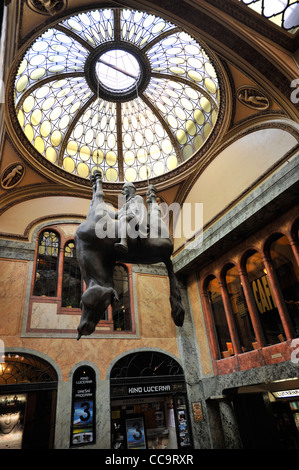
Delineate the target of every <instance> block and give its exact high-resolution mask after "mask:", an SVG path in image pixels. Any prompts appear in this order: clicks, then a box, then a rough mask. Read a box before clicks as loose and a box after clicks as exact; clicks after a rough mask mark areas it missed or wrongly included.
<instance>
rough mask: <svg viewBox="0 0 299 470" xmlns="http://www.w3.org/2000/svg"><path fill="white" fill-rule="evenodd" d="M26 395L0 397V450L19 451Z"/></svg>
mask: <svg viewBox="0 0 299 470" xmlns="http://www.w3.org/2000/svg"><path fill="white" fill-rule="evenodd" d="M26 401H27V395H1V396H0V449H21V448H22V440H23V429H24V415H25V407H26Z"/></svg>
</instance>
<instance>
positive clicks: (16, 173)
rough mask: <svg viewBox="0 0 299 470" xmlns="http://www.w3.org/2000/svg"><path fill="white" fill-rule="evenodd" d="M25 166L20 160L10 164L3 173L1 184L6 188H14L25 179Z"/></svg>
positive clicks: (0, 178)
mask: <svg viewBox="0 0 299 470" xmlns="http://www.w3.org/2000/svg"><path fill="white" fill-rule="evenodd" d="M24 175H25V167H24V165H22V164H21V163H19V162H16V163H12V164H11V165H8V166H7V167H6V168H5V169H4V171H3V172H2V174H1V177H0V184H1V186H2V188H4V189H12V188H14V187H15V186H17V184H19V183H20V181H21V180H22V179H23V177H24Z"/></svg>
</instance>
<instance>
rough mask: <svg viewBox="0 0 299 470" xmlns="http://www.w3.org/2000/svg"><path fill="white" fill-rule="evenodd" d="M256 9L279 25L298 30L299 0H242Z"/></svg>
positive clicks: (292, 30)
mask: <svg viewBox="0 0 299 470" xmlns="http://www.w3.org/2000/svg"><path fill="white" fill-rule="evenodd" d="M240 1H241V2H243V3H245V4H246V5H248V6H249V7H250V8H252V9H253V10H254V11H256V12H257V13H259V14H260V15H263V16H264V17H265V18H268V19H269V20H270V21H272V22H273V23H275V24H277V25H278V26H280V27H282V28H285V29H287V30H291V32H292V33H295V32H296V31H297V28H298V26H299V2H298V1H296V0H240Z"/></svg>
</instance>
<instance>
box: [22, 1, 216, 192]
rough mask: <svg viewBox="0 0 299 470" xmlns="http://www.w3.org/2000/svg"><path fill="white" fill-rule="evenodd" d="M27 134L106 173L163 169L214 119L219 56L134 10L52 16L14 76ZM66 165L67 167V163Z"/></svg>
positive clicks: (108, 177)
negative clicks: (213, 59) (213, 56)
mask: <svg viewBox="0 0 299 470" xmlns="http://www.w3.org/2000/svg"><path fill="white" fill-rule="evenodd" d="M15 108H16V112H17V116H18V121H19V124H20V126H21V128H22V131H23V132H24V134H25V136H26V139H27V140H28V141H29V142H30V144H31V145H32V146H33V148H34V152H32V154H33V155H34V154H36V153H38V155H42V156H43V157H44V158H45V159H47V160H49V161H50V162H52V164H53V169H54V170H55V167H59V168H62V169H63V170H65V171H66V172H68V173H72V174H74V175H77V176H79V177H81V178H89V177H90V175H91V174H92V173H93V172H94V171H95V170H96V169H100V170H101V171H102V174H103V181H107V182H110V183H114V182H122V181H133V182H134V181H141V180H146V179H148V178H153V177H159V176H161V175H163V174H165V173H167V172H169V171H171V170H174V169H175V168H177V167H178V166H179V165H181V164H182V163H184V162H185V161H186V160H188V159H190V158H191V157H192V156H193V155H194V154H196V153H197V152H198V150H199V149H200V148H201V147H202V146H203V144H204V143H205V142H206V140H207V139H208V137H209V136H210V134H211V132H212V130H213V127H214V125H215V123H216V120H217V116H218V109H219V85H218V79H217V75H216V72H215V68H214V66H213V63H212V62H211V60H210V58H209V56H208V54H207V52H206V51H205V50H204V48H203V47H202V46H201V44H199V42H198V41H197V40H195V39H194V38H193V37H191V36H190V35H189V34H187V33H186V32H184V31H182V29H181V28H179V27H178V26H176V25H174V24H172V23H169V22H167V21H166V20H164V19H162V18H159V17H157V16H154V15H149V14H147V13H144V12H139V11H134V10H127V9H126V10H121V9H103V10H92V11H89V12H86V13H81V14H78V15H76V16H71V17H68V18H66V19H63V20H61V21H60V22H58V23H57V24H55V25H52V26H51V27H50V28H49V29H48V30H46V31H45V32H44V33H43V34H41V35H40V36H39V37H38V38H37V39H36V40H35V41H34V42H33V43H32V44H31V45H30V46H29V48H28V49H27V52H26V54H25V55H24V57H23V58H22V61H21V62H20V64H19V67H18V71H17V75H16V80H15ZM66 174H67V173H66Z"/></svg>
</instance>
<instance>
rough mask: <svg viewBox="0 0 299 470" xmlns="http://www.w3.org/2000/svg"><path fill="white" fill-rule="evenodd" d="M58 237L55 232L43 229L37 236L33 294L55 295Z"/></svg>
mask: <svg viewBox="0 0 299 470" xmlns="http://www.w3.org/2000/svg"><path fill="white" fill-rule="evenodd" d="M58 255H59V237H58V235H57V234H56V233H55V232H50V231H44V232H42V234H41V235H40V237H39V242H38V254H37V263H36V272H35V283H34V290H33V295H41V296H47V297H55V296H56V291H57V270H58Z"/></svg>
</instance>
